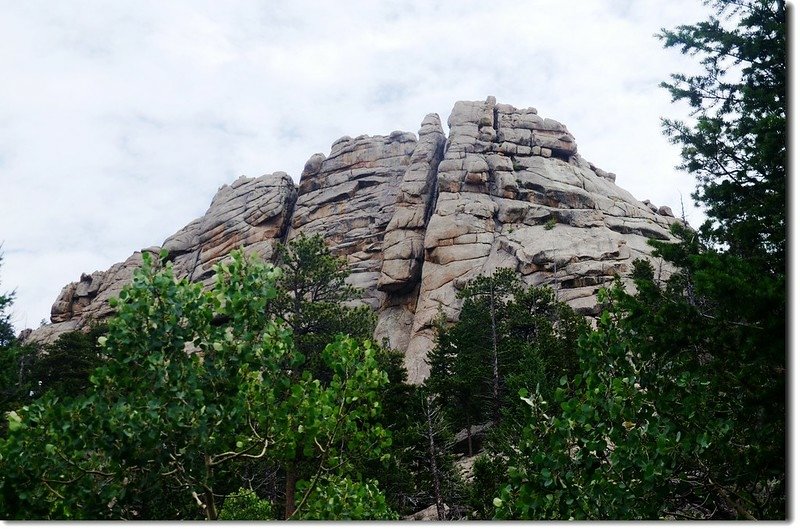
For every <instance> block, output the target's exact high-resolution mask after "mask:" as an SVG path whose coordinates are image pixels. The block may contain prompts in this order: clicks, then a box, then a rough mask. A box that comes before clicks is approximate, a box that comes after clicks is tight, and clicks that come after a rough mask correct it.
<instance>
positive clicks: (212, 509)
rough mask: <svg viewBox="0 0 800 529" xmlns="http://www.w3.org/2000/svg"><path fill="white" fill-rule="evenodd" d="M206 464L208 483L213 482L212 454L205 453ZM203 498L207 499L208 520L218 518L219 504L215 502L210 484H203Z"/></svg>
mask: <svg viewBox="0 0 800 529" xmlns="http://www.w3.org/2000/svg"><path fill="white" fill-rule="evenodd" d="M203 456H204V457H203V460H204V462H205V465H206V483H212V479H213V476H214V469H213V468H212V467H211V456H209V455H208V454H203ZM203 499H204V500H205V511H206V519H207V520H216V519H217V518H218V517H219V513H218V512H217V504H216V503H215V502H214V491H213V490H211V488H210V487H209V486H208V485H203Z"/></svg>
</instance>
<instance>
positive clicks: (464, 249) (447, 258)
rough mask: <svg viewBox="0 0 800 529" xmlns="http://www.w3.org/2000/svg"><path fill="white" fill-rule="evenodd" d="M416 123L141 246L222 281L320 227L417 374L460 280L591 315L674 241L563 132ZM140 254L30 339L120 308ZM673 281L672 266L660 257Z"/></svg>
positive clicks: (545, 126)
mask: <svg viewBox="0 0 800 529" xmlns="http://www.w3.org/2000/svg"><path fill="white" fill-rule="evenodd" d="M447 123H448V126H449V129H450V130H449V134H448V137H447V139H445V136H444V132H443V131H442V126H441V122H440V120H439V117H438V116H437V115H435V114H429V115H427V116H426V117H425V119H424V120H423V121H422V125H421V127H420V130H419V140H417V137H416V136H415V135H414V134H412V133H408V132H399V131H395V132H392V133H391V134H389V135H388V136H366V135H364V136H358V137H356V138H351V137H349V136H345V137H343V138H340V139H339V140H337V141H335V142H334V143H333V144H332V146H331V152H330V154H329V155H328V156H327V157H326V156H325V155H323V154H321V153H317V154H314V155H313V156H311V158H310V159H309V160H308V162H307V163H306V165H305V167H304V168H303V171H302V174H301V175H300V182H299V185H298V186H295V185H294V183H293V182H292V179H291V178H290V177H289V176H288V175H287V174H286V173H282V172H277V173H273V174H269V175H264V176H261V177H259V178H245V177H241V178H239V179H237V180H236V181H234V182H233V183H231V184H230V185H225V186H222V187H221V188H220V189H219V191H218V192H217V193H216V195H215V196H214V199H213V200H212V202H211V206H210V207H209V209H208V211H207V212H206V213H205V215H203V216H202V217H200V218H198V219H195V220H194V221H192V222H191V223H189V224H187V225H186V226H185V227H184V228H183V229H181V230H179V231H178V232H177V233H175V234H174V235H172V236H171V237H169V238H168V239H167V240H166V241H164V243H163V245H162V246H161V247H153V248H148V249H146V250H143V251H147V252H152V253H154V254H158V252H159V250H161V249H162V248H164V249H166V250H167V251H168V252H169V257H170V259H172V261H173V263H174V267H175V271H176V273H177V274H178V275H179V276H183V277H189V278H191V279H192V280H193V281H199V282H202V283H203V284H204V285H206V286H208V285H210V283H211V281H212V275H213V265H214V264H215V263H217V262H219V261H220V260H222V259H225V258H227V256H228V255H229V254H230V252H231V251H232V250H233V249H236V248H244V249H245V251H248V252H256V253H258V254H259V255H260V256H261V257H263V258H264V259H267V260H271V259H273V258H274V253H275V252H274V251H275V247H276V244H277V243H278V242H290V241H291V240H292V239H293V238H295V237H297V236H298V235H299V234H301V233H304V234H320V235H322V237H323V238H324V240H325V241H326V243H327V244H328V245H329V247H331V249H332V251H333V253H334V254H336V255H340V256H343V257H345V258H346V259H347V263H348V266H349V268H350V271H351V275H350V278H349V279H348V281H349V282H350V283H351V284H353V285H354V286H356V287H359V288H361V289H362V290H363V296H362V301H363V302H364V303H366V304H368V305H369V306H370V307H372V308H373V309H374V310H375V311H376V312H377V315H378V325H377V329H376V331H375V338H376V339H378V340H381V341H386V342H388V344H389V345H390V346H391V347H393V348H396V349H399V350H401V351H404V352H405V355H406V367H407V368H408V373H409V380H410V381H412V382H421V381H423V380H424V379H425V377H426V376H427V374H428V371H429V368H428V365H427V363H426V358H427V353H428V351H429V350H430V348H431V347H432V346H433V341H434V334H433V329H432V327H431V322H432V321H433V320H434V319H435V318H436V317H437V316H438V315H439V313H440V312H441V313H442V314H443V315H444V317H445V318H446V319H447V320H448V321H451V322H452V321H456V320H457V318H458V316H459V312H460V310H461V302H460V300H458V298H457V293H458V291H459V289H461V288H463V285H464V284H465V283H466V282H467V281H469V280H470V279H472V278H474V277H476V276H478V275H480V274H490V273H493V272H494V271H495V270H496V269H498V268H506V267H507V268H513V269H515V270H517V271H518V272H519V273H520V274H521V275H522V277H523V280H524V281H525V282H526V283H527V284H529V285H551V286H553V287H554V288H557V292H558V296H559V298H560V299H562V300H563V301H566V302H567V303H569V304H570V305H571V306H572V307H573V308H575V309H576V310H577V311H579V312H580V313H582V314H585V315H587V316H592V315H596V314H597V312H598V306H597V301H596V292H597V289H598V288H600V287H601V286H603V285H605V284H607V283H608V282H609V281H611V280H613V278H614V277H616V276H621V277H623V278H624V277H625V275H626V274H627V273H629V272H630V270H631V263H632V261H633V260H634V259H636V258H639V257H644V258H651V259H652V257H651V256H650V252H651V249H650V247H649V246H648V244H647V239H648V238H656V239H661V240H668V239H671V236H670V234H669V226H670V224H671V223H674V222H677V219H675V218H674V217H673V216H672V212H671V210H670V209H669V208H668V207H666V206H662V207H660V208H659V207H657V206H656V205H654V204H651V203H649V201H645V202H640V201H638V200H636V199H635V198H634V197H633V196H631V194H630V193H628V192H627V191H625V190H623V189H621V188H619V187H618V186H617V185H616V184H615V175H614V174H613V173H609V172H606V171H604V170H602V169H600V168H598V167H596V166H595V165H594V164H592V163H590V162H588V161H586V160H584V159H583V158H582V157H581V156H580V155H579V154H578V151H577V144H576V142H575V138H574V137H573V136H572V135H571V134H570V133H569V131H568V130H567V128H566V126H564V125H563V124H561V123H559V122H558V121H555V120H553V119H549V118H543V117H541V116H539V114H538V112H537V110H536V109H535V108H523V109H517V108H515V107H513V106H511V105H505V104H498V103H497V102H496V100H495V98H494V97H491V96H490V97H488V98H487V99H486V100H485V101H459V102H457V103H456V104H455V105H454V107H453V111H452V112H451V114H450V116H449V117H448V120H447ZM141 255H142V252H136V253H134V254H133V255H132V256H131V257H129V258H128V259H127V260H126V261H124V262H122V263H117V264H115V265H113V266H112V267H111V268H110V269H109V270H107V271H105V272H94V273H92V274H90V275H89V274H83V275H82V276H81V278H80V281H78V282H75V283H70V284H69V285H67V286H66V287H64V289H63V290H62V291H61V293H60V295H59V296H58V298H57V300H56V302H55V303H54V305H53V308H52V313H51V321H52V322H53V323H52V324H50V325H45V326H43V327H40V328H39V329H37V330H35V331H33V332H32V333H31V334H30V335H29V336H28V338H27V340H30V341H40V342H50V341H52V340H54V339H55V338H56V337H57V336H58V335H59V334H61V333H63V332H66V331H71V330H76V329H81V328H84V327H86V326H87V325H88V324H89V323H90V322H91V321H93V320H101V319H104V318H107V317H108V316H110V315H111V314H112V310H111V308H110V306H109V304H108V300H109V298H111V297H114V296H117V295H118V294H119V292H120V290H121V289H122V287H123V286H124V285H125V284H127V283H128V282H130V280H131V277H132V274H133V270H135V269H136V268H137V267H138V266H140V265H141V262H142V259H141ZM659 266H661V268H662V270H663V271H664V273H665V274H669V273H670V269H669V268H668V267H667V266H666V265H663V264H660V263H656V267H659Z"/></svg>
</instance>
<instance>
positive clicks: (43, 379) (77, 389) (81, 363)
mask: <svg viewBox="0 0 800 529" xmlns="http://www.w3.org/2000/svg"><path fill="white" fill-rule="evenodd" d="M107 330H108V328H107V327H106V326H105V325H103V324H98V325H93V326H92V327H91V328H90V329H89V330H88V331H87V332H82V331H72V332H67V333H64V334H62V335H61V336H59V337H58V339H56V341H55V342H53V343H52V344H49V345H45V346H44V348H43V352H42V353H40V354H38V355H36V356H35V358H34V359H33V362H32V364H31V366H30V368H29V371H28V374H27V376H28V379H29V380H30V382H31V385H32V393H33V395H32V397H33V398H36V397H37V396H39V395H42V394H44V393H45V392H47V391H53V392H55V394H56V395H59V396H76V395H79V394H81V393H83V391H84V390H85V389H86V388H87V387H88V385H89V375H90V373H91V372H92V371H93V370H94V369H95V368H96V367H98V366H99V365H100V363H101V362H102V354H103V352H102V347H100V344H99V343H98V339H99V338H100V337H101V336H103V335H104V334H106V332H107Z"/></svg>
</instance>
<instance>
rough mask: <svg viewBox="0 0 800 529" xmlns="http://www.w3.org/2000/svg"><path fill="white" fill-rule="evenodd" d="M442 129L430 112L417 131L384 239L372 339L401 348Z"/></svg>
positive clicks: (432, 192)
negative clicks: (378, 306) (381, 299)
mask: <svg viewBox="0 0 800 529" xmlns="http://www.w3.org/2000/svg"><path fill="white" fill-rule="evenodd" d="M444 143H445V137H444V131H443V130H442V124H441V121H440V120H439V116H438V115H436V114H428V115H427V116H425V119H424V120H423V121H422V125H421V127H420V130H419V142H418V143H417V146H416V148H415V149H414V152H413V153H412V154H411V162H410V164H409V166H408V168H407V169H406V172H405V174H404V175H403V179H402V183H401V184H400V194H399V195H398V197H397V203H396V205H395V210H394V214H393V215H392V219H391V220H390V221H389V224H388V226H387V227H386V234H385V236H384V239H383V245H382V254H383V264H382V266H381V274H380V277H379V278H378V290H381V291H383V292H386V297H385V299H384V302H383V305H382V307H381V310H380V313H379V317H378V325H377V330H376V338H379V339H384V338H385V339H386V340H387V341H388V344H389V346H390V347H392V348H395V349H400V350H404V349H405V348H406V346H407V344H408V340H409V337H410V332H411V324H412V322H413V317H414V312H415V310H416V301H417V291H418V287H419V279H420V276H421V274H422V263H423V259H424V249H423V243H424V239H425V228H426V226H427V224H428V220H429V218H430V215H431V214H432V212H433V208H434V201H435V197H436V174H437V167H438V165H439V162H440V161H441V159H442V156H443V155H444V149H443V147H444Z"/></svg>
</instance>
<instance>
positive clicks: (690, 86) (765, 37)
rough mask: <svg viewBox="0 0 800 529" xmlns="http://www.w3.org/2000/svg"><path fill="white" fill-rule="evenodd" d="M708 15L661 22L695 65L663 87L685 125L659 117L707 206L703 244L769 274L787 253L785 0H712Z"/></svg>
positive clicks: (780, 270)
mask: <svg viewBox="0 0 800 529" xmlns="http://www.w3.org/2000/svg"><path fill="white" fill-rule="evenodd" d="M706 3H710V4H711V5H712V6H713V7H714V8H715V9H716V15H717V16H716V17H714V18H711V19H709V20H707V21H705V22H699V23H697V24H693V25H684V26H679V27H678V28H676V29H674V30H666V29H665V30H662V32H661V34H660V35H659V38H660V39H661V40H662V41H663V43H664V46H665V47H667V48H679V49H680V50H681V52H682V53H684V54H688V55H691V56H694V57H697V59H698V61H699V63H700V65H701V67H702V71H701V73H699V74H696V75H685V74H673V75H672V80H671V82H665V83H662V86H663V87H664V88H666V89H667V90H669V92H670V93H671V94H672V99H673V101H683V102H685V103H688V104H689V105H690V106H691V108H692V109H693V112H692V117H693V118H694V123H693V124H687V123H685V122H683V121H680V120H670V119H666V120H664V121H663V126H664V131H665V133H666V134H667V136H669V138H670V140H671V141H672V142H673V143H675V144H678V145H680V146H681V147H682V157H683V164H682V165H681V168H682V169H685V170H686V171H688V172H689V173H691V174H693V175H695V176H696V177H697V189H696V191H695V193H694V195H693V197H694V199H695V200H696V201H697V202H698V205H702V206H704V207H705V208H706V209H707V214H708V220H707V221H706V222H705V224H704V225H703V227H702V229H701V235H702V236H703V239H704V241H705V242H707V243H710V244H711V245H714V246H720V247H723V248H726V250H727V252H728V253H729V254H730V255H734V256H737V257H741V258H743V259H747V260H748V261H750V262H751V263H752V264H753V266H755V267H757V268H758V269H760V270H761V271H763V272H764V273H768V274H770V275H773V276H777V275H782V274H784V272H785V258H786V108H787V107H786V6H785V2H784V1H783V0H714V1H711V2H709V1H707V2H706Z"/></svg>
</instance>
